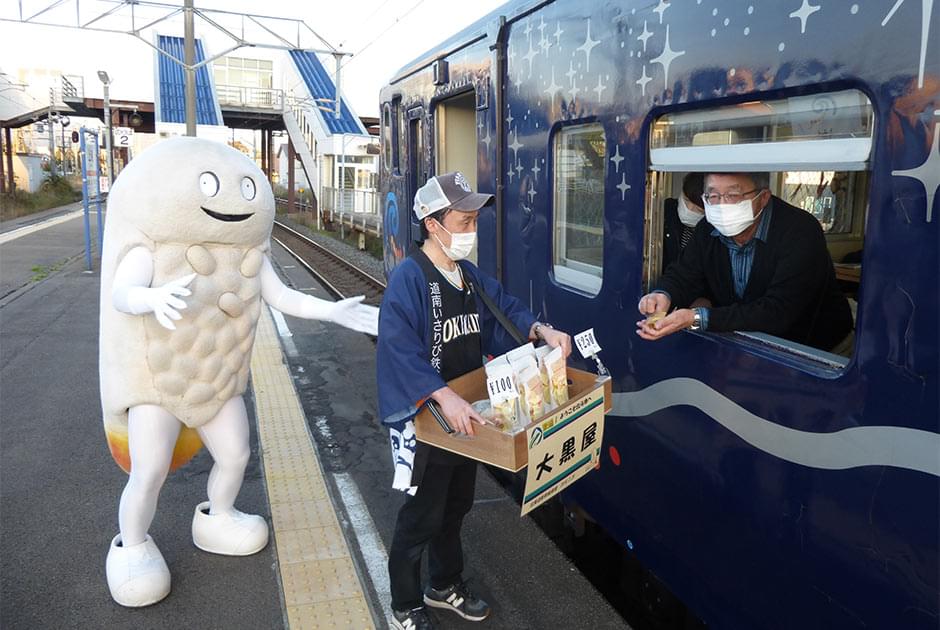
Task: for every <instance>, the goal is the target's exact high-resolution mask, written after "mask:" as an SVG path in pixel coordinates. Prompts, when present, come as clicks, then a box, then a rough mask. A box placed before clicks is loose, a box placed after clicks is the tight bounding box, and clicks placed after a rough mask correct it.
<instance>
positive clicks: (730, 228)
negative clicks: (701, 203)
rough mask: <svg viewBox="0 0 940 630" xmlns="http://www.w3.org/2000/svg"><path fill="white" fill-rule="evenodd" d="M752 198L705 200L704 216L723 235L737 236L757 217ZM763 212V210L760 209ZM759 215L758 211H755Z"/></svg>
mask: <svg viewBox="0 0 940 630" xmlns="http://www.w3.org/2000/svg"><path fill="white" fill-rule="evenodd" d="M752 201H754V199H742V200H741V201H739V202H738V203H716V204H714V205H712V204H710V203H708V202H707V201H706V202H705V217H706V218H707V219H708V222H709V223H711V224H712V225H713V226H715V229H716V230H718V232H720V233H721V234H723V235H725V236H729V237H730V236H737V235H738V234H740V233H741V232H743V231H744V230H746V229H748V228H749V227H751V225H752V224H753V223H754V221H756V220H757V217H756V216H754V205H753V204H752V203H751V202H752ZM761 211H762V212H763V210H761ZM757 214H758V215H760V212H758V213H757Z"/></svg>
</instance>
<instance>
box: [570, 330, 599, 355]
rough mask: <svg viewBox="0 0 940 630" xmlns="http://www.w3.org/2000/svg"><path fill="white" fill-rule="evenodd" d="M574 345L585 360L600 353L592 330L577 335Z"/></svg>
mask: <svg viewBox="0 0 940 630" xmlns="http://www.w3.org/2000/svg"><path fill="white" fill-rule="evenodd" d="M574 345H576V346H577V347H578V352H580V353H581V356H582V357H584V358H585V359H587V358H588V357H592V356H594V355H596V354H597V353H598V352H600V351H601V346H600V344H598V343H597V339H596V338H595V337H594V329H593V328H588V329H587V330H585V331H584V332H583V333H578V334H577V335H575V336H574Z"/></svg>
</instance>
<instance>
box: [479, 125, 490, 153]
mask: <svg viewBox="0 0 940 630" xmlns="http://www.w3.org/2000/svg"><path fill="white" fill-rule="evenodd" d="M480 141H481V142H482V143H483V144H485V145H486V152H487V153H489V152H490V142H491V141H492V138H491V137H490V126H489V125H486V135H485V136H483V137H482V138H480Z"/></svg>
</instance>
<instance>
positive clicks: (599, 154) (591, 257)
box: [552, 123, 607, 295]
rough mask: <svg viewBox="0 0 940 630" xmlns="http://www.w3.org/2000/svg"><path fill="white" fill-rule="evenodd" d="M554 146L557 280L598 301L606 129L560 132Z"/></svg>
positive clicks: (589, 127) (579, 127) (595, 127)
mask: <svg viewBox="0 0 940 630" xmlns="http://www.w3.org/2000/svg"><path fill="white" fill-rule="evenodd" d="M553 145H554V146H553V158H552V159H553V166H552V168H553V173H554V181H553V184H554V212H555V214H554V218H553V221H554V225H553V232H554V235H553V240H552V258H553V261H552V262H553V266H554V273H555V280H556V281H557V282H559V283H560V284H564V285H567V286H570V287H573V288H575V289H579V290H581V291H584V292H586V293H590V294H591V295H597V294H598V293H599V292H600V289H601V275H602V273H601V272H602V269H603V262H604V173H605V156H606V152H607V147H606V145H607V142H606V139H605V137H604V129H603V127H601V125H600V124H597V123H591V124H587V125H577V126H570V127H563V128H561V129H560V130H559V131H558V133H556V134H555V135H554V138H553Z"/></svg>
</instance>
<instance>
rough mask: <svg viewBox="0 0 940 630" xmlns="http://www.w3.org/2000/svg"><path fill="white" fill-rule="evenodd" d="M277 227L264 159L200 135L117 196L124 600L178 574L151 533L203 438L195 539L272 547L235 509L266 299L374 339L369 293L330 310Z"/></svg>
mask: <svg viewBox="0 0 940 630" xmlns="http://www.w3.org/2000/svg"><path fill="white" fill-rule="evenodd" d="M273 221H274V195H273V193H272V192H271V188H270V186H269V185H268V183H267V180H266V179H265V177H264V175H263V174H262V172H261V171H260V169H258V167H257V166H256V165H255V163H254V162H253V161H251V160H250V159H248V158H247V157H246V156H244V155H243V154H242V153H240V152H238V151H236V150H235V149H232V148H230V147H228V146H226V145H224V144H219V143H215V142H210V141H207V140H202V139H198V138H172V139H169V140H164V141H162V142H159V143H158V144H156V145H154V146H153V147H151V148H149V149H147V150H146V151H144V152H143V153H142V154H141V155H140V156H139V157H137V158H136V159H134V160H133V161H131V163H130V164H128V166H127V167H126V168H125V169H124V170H123V171H122V172H121V174H120V176H119V177H118V178H117V180H115V182H114V186H113V187H112V189H111V193H110V195H109V199H108V214H107V224H106V227H105V234H104V250H103V256H102V265H101V304H100V306H101V315H100V317H101V320H100V330H99V344H100V348H99V369H100V378H101V403H102V409H103V413H104V427H105V435H106V437H107V440H108V446H109V448H110V449H111V454H112V456H113V457H114V459H115V461H116V462H117V463H118V465H119V466H121V468H123V469H124V470H125V471H127V472H129V474H130V476H129V479H128V482H127V486H126V487H125V488H124V492H123V494H122V495H121V502H120V509H119V512H118V521H119V526H120V534H119V535H118V536H117V537H115V539H114V540H113V541H112V545H111V549H110V551H109V552H108V558H107V565H106V566H107V576H108V587H109V588H110V590H111V596H112V597H113V598H114V600H115V601H116V602H118V603H119V604H121V605H124V606H147V605H149V604H153V603H155V602H158V601H160V600H161V599H163V598H164V597H166V595H167V594H168V593H169V591H170V574H169V571H168V570H167V567H166V564H165V562H164V561H163V557H162V556H161V555H160V551H159V549H157V547H156V545H155V544H154V542H153V539H152V538H150V536H149V535H148V533H147V531H148V529H149V528H150V524H151V522H152V521H153V517H154V513H155V511H156V506H157V497H158V496H159V493H160V488H161V487H162V486H163V482H164V480H165V479H166V476H167V474H168V473H169V472H170V471H172V470H175V469H176V468H177V467H179V466H181V465H183V464H185V463H186V462H187V461H189V459H190V458H191V457H192V456H193V455H195V454H196V452H198V451H199V449H200V448H201V447H202V445H203V444H205V446H206V448H208V449H209V452H210V454H211V455H212V458H213V460H214V461H215V464H214V466H213V468H212V472H211V473H210V474H209V483H208V488H207V494H208V498H209V501H208V502H206V503H203V504H200V506H198V507H197V509H196V513H195V515H194V518H193V528H192V534H193V542H194V543H195V544H196V546H197V547H199V548H200V549H204V550H206V551H210V552H212V553H220V554H225V555H249V554H252V553H256V552H258V551H260V550H261V549H263V548H264V547H265V545H266V544H267V540H268V526H267V523H266V522H265V520H264V519H263V518H262V517H260V516H254V515H248V514H242V513H241V512H239V511H238V510H236V509H235V507H234V505H235V498H236V497H237V495H238V491H239V489H240V488H241V484H242V479H243V476H244V472H245V466H246V465H247V463H248V456H249V445H248V414H247V412H246V410H245V405H244V402H243V400H242V394H243V393H244V392H245V388H246V387H247V384H248V366H249V362H250V356H251V348H252V345H253V343H254V337H255V326H256V324H257V322H258V318H259V316H260V314H261V307H262V302H267V303H268V304H270V305H271V306H272V307H274V308H276V309H278V310H279V311H282V312H284V313H287V314H289V315H294V316H297V317H305V318H308V319H319V320H324V321H333V322H337V323H341V324H342V325H343V326H346V327H348V328H352V329H353V330H358V331H362V332H367V333H371V334H373V335H374V334H376V332H377V326H378V309H376V308H374V307H371V306H365V305H363V304H361V301H362V298H361V297H359V298H351V299H349V300H343V301H340V302H327V301H325V300H319V299H317V298H314V297H312V296H309V295H305V294H303V293H299V292H297V291H293V290H291V289H289V288H287V287H286V286H284V284H283V283H282V282H281V281H280V279H279V278H278V276H277V274H276V273H275V271H274V268H273V267H272V266H271V261H270V260H269V258H268V256H269V251H270V236H271V228H272V226H273ZM261 420H262V421H263V419H261Z"/></svg>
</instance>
